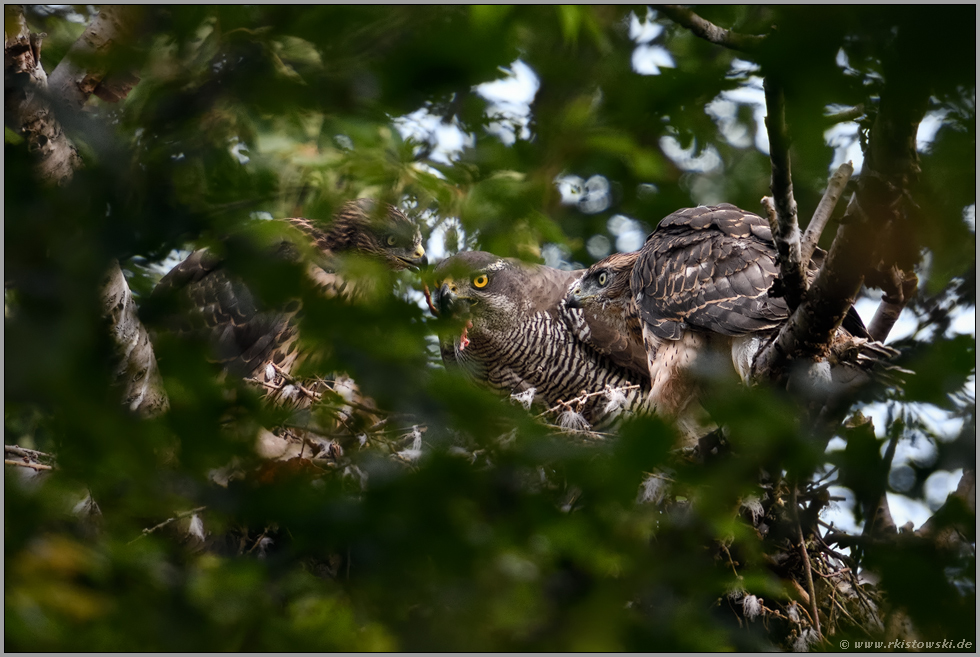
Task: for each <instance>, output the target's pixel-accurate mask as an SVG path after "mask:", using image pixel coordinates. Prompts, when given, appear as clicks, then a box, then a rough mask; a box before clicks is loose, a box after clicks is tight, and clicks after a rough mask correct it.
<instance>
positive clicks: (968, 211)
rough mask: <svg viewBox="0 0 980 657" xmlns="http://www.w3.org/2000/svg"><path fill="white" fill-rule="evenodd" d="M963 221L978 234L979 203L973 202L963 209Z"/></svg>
mask: <svg viewBox="0 0 980 657" xmlns="http://www.w3.org/2000/svg"><path fill="white" fill-rule="evenodd" d="M963 221H965V222H966V225H967V226H969V227H970V230H971V231H973V234H974V235H976V234H977V204H976V203H973V204H972V205H968V206H966V207H965V208H964V209H963Z"/></svg>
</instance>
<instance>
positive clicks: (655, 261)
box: [566, 203, 888, 430]
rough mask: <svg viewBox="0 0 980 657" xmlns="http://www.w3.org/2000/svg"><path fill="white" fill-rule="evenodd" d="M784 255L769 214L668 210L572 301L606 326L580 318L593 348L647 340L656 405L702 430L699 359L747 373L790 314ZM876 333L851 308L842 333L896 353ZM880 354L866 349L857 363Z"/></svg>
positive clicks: (597, 268)
mask: <svg viewBox="0 0 980 657" xmlns="http://www.w3.org/2000/svg"><path fill="white" fill-rule="evenodd" d="M823 257H824V252H822V251H820V250H818V251H817V252H816V253H815V254H814V258H813V259H812V260H811V261H810V263H809V264H808V270H807V277H808V278H809V279H812V278H813V277H814V276H815V275H816V273H817V271H818V270H819V266H820V263H821V262H822V260H823ZM776 258H777V255H776V247H775V244H774V243H773V239H772V232H771V230H770V228H769V224H768V222H767V221H766V220H765V219H763V218H762V217H759V216H758V215H755V214H752V213H751V212H746V211H744V210H740V209H739V208H737V207H735V206H734V205H731V204H728V203H724V204H721V205H717V206H709V207H705V206H701V207H697V208H687V209H684V210H678V211H677V212H674V213H672V214H670V215H668V216H667V217H665V218H664V219H663V220H662V221H661V222H660V224H659V225H658V226H657V228H656V230H654V231H653V232H652V233H651V234H650V235H649V237H648V238H647V241H646V243H645V244H644V245H643V247H642V248H641V249H640V250H639V251H637V252H634V253H628V254H615V255H612V256H609V257H608V258H606V259H604V260H601V261H599V262H597V263H596V264H595V265H593V266H592V267H591V268H590V269H589V270H588V271H587V272H586V273H585V275H584V276H583V277H582V279H581V280H580V281H579V282H577V283H576V284H575V285H572V286H571V288H570V290H569V296H568V298H567V300H566V304H567V305H569V306H572V307H578V308H581V309H582V311H583V314H584V316H585V317H586V318H588V319H589V320H590V322H591V324H592V326H593V327H596V326H602V327H603V330H601V331H597V330H595V328H592V329H591V330H585V329H581V328H580V337H581V338H582V339H583V340H585V341H587V342H589V343H590V344H592V345H593V347H594V348H596V349H599V350H603V349H609V348H611V347H616V348H617V349H620V350H621V351H627V350H628V351H630V352H635V350H636V349H637V348H642V350H643V352H644V353H645V355H646V358H647V367H648V369H649V376H650V385H651V388H650V397H649V402H650V407H651V408H652V410H654V411H656V412H658V413H661V414H665V415H670V416H674V417H678V418H681V419H686V420H687V424H688V425H690V426H688V427H687V428H689V429H691V430H694V428H695V427H696V426H697V425H698V424H699V422H703V419H704V418H703V416H702V417H699V418H696V417H695V416H697V415H698V413H699V409H697V408H695V407H696V402H697V397H698V391H697V388H696V385H695V383H694V381H693V379H692V377H691V376H689V370H690V368H691V367H692V365H694V362H695V360H696V359H697V358H698V357H699V356H705V355H706V354H708V352H712V351H713V352H714V353H716V354H717V353H721V354H722V355H724V356H725V357H726V358H728V357H730V358H731V362H732V365H733V366H734V368H735V371H736V372H737V373H738V375H739V377H740V378H741V379H742V380H743V381H747V380H748V379H749V378H750V375H751V367H752V360H753V358H754V356H755V355H756V354H757V353H758V350H759V348H760V346H761V344H762V341H763V340H765V339H766V338H767V337H769V336H770V335H771V334H772V332H773V331H774V330H775V329H777V328H779V327H780V326H781V325H782V324H783V323H784V322H785V321H786V320H787V319H788V318H789V315H790V312H789V307H788V305H787V303H786V301H785V299H784V298H783V297H781V296H776V295H774V294H773V291H774V290H773V285H774V283H775V282H776V280H777V278H778V276H779V265H778V263H777V259H776ZM867 339H868V335H867V331H866V330H865V328H864V326H863V324H862V323H861V321H860V318H859V317H858V316H857V314H856V313H855V312H854V311H853V309H851V312H850V313H849V314H848V317H847V319H846V320H845V324H844V327H843V328H842V329H841V330H840V331H839V340H840V341H844V342H848V344H851V345H856V346H857V347H858V351H859V352H861V351H862V350H863V351H865V352H874V355H875V356H883V355H888V353H887V349H885V348H882V346H880V345H875V344H872V343H870V342H868V341H867ZM623 344H628V345H629V347H628V349H627V348H624V347H622V346H621V345H623ZM864 355H867V354H864ZM871 360H872V359H871V358H863V357H862V355H858V356H857V357H856V359H855V365H856V364H858V363H860V364H861V365H866V364H867V363H869V362H871ZM843 376H847V375H846V374H845V375H843ZM692 405H693V406H692ZM682 424H683V423H682Z"/></svg>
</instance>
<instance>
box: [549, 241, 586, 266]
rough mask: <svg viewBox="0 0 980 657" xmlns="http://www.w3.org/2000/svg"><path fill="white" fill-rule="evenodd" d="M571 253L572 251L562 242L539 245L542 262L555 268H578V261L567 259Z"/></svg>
mask: <svg viewBox="0 0 980 657" xmlns="http://www.w3.org/2000/svg"><path fill="white" fill-rule="evenodd" d="M571 255H572V252H571V251H570V250H569V248H568V247H567V246H565V245H564V244H554V243H552V242H548V243H547V244H545V245H544V246H542V247H541V257H542V258H544V264H545V265H547V266H548V267H554V268H555V269H564V270H566V271H569V270H572V269H580V268H581V265H580V264H579V263H573V262H569V261H568V258H569V256H571Z"/></svg>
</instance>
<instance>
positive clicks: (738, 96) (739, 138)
mask: <svg viewBox="0 0 980 657" xmlns="http://www.w3.org/2000/svg"><path fill="white" fill-rule="evenodd" d="M758 70H759V67H758V66H757V65H756V64H753V63H752V62H746V61H743V60H741V59H735V60H733V61H732V66H731V68H730V69H729V71H728V74H727V77H728V78H729V79H735V80H739V79H740V80H742V83H741V85H740V86H739V87H737V88H736V89H728V90H726V91H723V92H721V93H720V94H718V96H716V97H715V98H714V99H713V100H712V101H711V102H709V103H708V104H707V105H706V106H705V108H704V111H705V113H706V114H707V115H708V116H710V117H711V118H712V119H714V121H715V123H716V124H717V125H718V130H719V131H720V132H721V134H722V136H723V137H724V138H725V139H726V140H727V141H728V142H729V143H730V144H732V145H733V146H735V147H737V148H747V147H749V146H750V145H752V143H753V142H754V143H755V147H756V148H757V149H759V151H760V152H762V153H764V154H766V155H768V154H769V134H768V133H767V132H766V124H765V119H766V93H765V91H764V90H763V88H762V78H761V77H760V76H758V75H752V73H755V72H756V71H758ZM739 105H746V106H748V107H751V108H752V120H753V122H754V123H755V126H747V125H745V124H744V123H741V122H740V121H739V120H738V109H739Z"/></svg>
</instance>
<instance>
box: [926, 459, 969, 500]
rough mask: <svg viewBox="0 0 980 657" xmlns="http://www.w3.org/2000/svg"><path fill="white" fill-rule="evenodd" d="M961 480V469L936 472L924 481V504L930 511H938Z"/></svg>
mask: <svg viewBox="0 0 980 657" xmlns="http://www.w3.org/2000/svg"><path fill="white" fill-rule="evenodd" d="M962 478H963V469H962V468H960V469H957V470H953V471H952V472H950V471H949V470H936V471H935V472H933V473H932V474H931V475H929V478H928V479H926V483H925V492H926V502H927V503H928V504H929V507H930V508H932V509H938V508H939V507H941V506H942V505H943V503H945V502H946V498H947V497H948V496H949V494H950V493H952V492H953V491H955V490H956V487H957V486H959V484H960V479H962Z"/></svg>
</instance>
